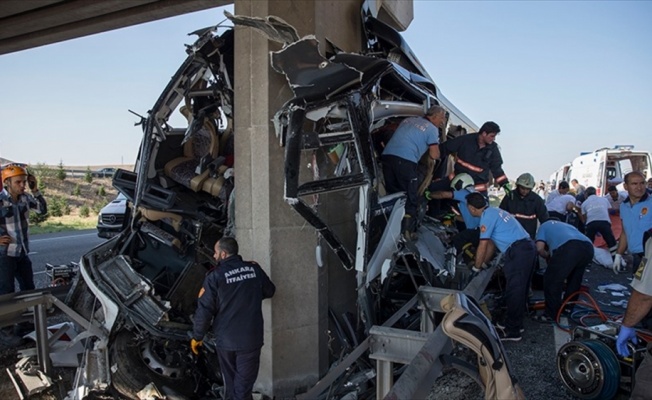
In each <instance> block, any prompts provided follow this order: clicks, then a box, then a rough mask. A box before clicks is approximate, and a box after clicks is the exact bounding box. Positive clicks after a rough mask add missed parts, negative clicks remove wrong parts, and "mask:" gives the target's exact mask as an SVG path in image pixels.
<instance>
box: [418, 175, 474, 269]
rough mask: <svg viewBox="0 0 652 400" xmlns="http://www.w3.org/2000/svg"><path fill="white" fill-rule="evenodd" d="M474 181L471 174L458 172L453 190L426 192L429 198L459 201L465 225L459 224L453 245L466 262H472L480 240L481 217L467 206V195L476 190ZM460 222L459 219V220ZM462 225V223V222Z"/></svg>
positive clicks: (454, 179)
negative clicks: (472, 213) (473, 213)
mask: <svg viewBox="0 0 652 400" xmlns="http://www.w3.org/2000/svg"><path fill="white" fill-rule="evenodd" d="M474 185H475V183H474V181H473V178H472V177H471V175H469V174H466V173H462V174H458V175H457V176H455V178H453V180H452V181H451V190H447V191H439V192H432V193H430V192H426V199H428V200H432V199H435V200H444V199H452V200H455V201H457V202H458V203H459V214H460V215H458V218H460V217H461V219H462V222H463V226H458V230H459V232H458V233H457V234H456V235H455V236H453V238H452V242H453V247H455V250H456V251H457V253H456V254H462V255H463V257H464V260H465V261H466V262H471V261H472V260H473V258H474V257H475V250H476V248H477V247H478V242H479V241H480V230H479V229H478V228H479V227H480V218H479V217H474V216H473V215H471V213H470V212H469V209H468V207H467V206H466V196H468V195H469V194H471V193H473V192H475V188H474ZM458 222H459V221H458ZM460 225H461V224H460Z"/></svg>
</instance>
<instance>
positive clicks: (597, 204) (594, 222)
mask: <svg viewBox="0 0 652 400" xmlns="http://www.w3.org/2000/svg"><path fill="white" fill-rule="evenodd" d="M595 193H596V190H595V188H594V187H593V186H589V187H588V188H586V190H585V191H584V195H585V196H586V200H584V202H583V203H582V206H581V209H582V212H581V213H580V214H579V215H580V219H581V220H582V222H584V223H585V224H586V228H585V230H586V231H585V233H586V236H587V237H588V238H589V240H591V243H593V241H594V240H595V235H596V233H599V234H600V235H601V236H602V238H603V239H604V241H605V243H607V246H608V247H609V251H610V252H612V253H614V252H615V251H616V248H617V247H618V244H617V243H616V238H615V237H614V233H613V232H612V230H611V219H609V207H610V204H609V200H607V199H605V198H604V197H600V196H597V195H596V194H595Z"/></svg>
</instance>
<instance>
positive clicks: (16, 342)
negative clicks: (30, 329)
mask: <svg viewBox="0 0 652 400" xmlns="http://www.w3.org/2000/svg"><path fill="white" fill-rule="evenodd" d="M21 344H23V338H21V337H20V336H16V335H14V332H13V327H10V328H2V329H0V345H4V346H7V347H18V346H20V345H21Z"/></svg>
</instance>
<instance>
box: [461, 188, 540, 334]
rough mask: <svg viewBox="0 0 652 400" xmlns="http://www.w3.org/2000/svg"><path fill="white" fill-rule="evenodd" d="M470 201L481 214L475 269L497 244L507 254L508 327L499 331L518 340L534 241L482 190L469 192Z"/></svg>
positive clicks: (477, 212)
mask: <svg viewBox="0 0 652 400" xmlns="http://www.w3.org/2000/svg"><path fill="white" fill-rule="evenodd" d="M466 202H467V207H468V209H469V211H470V212H471V215H473V216H475V217H480V243H479V244H478V251H477V252H476V255H475V266H474V268H473V270H474V272H477V271H479V270H481V269H482V268H483V267H484V265H486V264H485V263H486V262H487V261H489V260H490V259H491V257H492V256H493V252H494V251H495V248H496V247H497V248H498V250H500V252H501V253H503V254H504V258H503V259H504V265H503V272H504V274H505V279H506V280H507V283H506V285H505V295H504V297H505V302H506V304H507V318H506V320H505V325H504V327H505V329H504V330H503V329H501V330H502V332H499V334H500V337H501V339H502V340H507V341H515V342H517V341H519V340H521V338H522V337H521V330H522V329H523V314H524V312H525V308H526V302H527V293H528V288H529V287H530V278H531V276H532V272H533V271H534V263H535V259H536V255H537V254H536V249H535V246H534V241H532V239H531V238H530V235H529V234H528V233H527V232H526V231H525V229H524V228H523V226H522V225H521V224H520V223H519V222H518V221H517V220H516V218H514V216H513V215H512V214H510V213H508V212H507V211H505V210H502V209H499V208H496V207H489V204H488V203H487V199H486V198H485V197H484V196H483V195H481V194H480V193H471V194H469V195H468V196H466ZM497 326H498V327H501V326H500V325H498V324H497Z"/></svg>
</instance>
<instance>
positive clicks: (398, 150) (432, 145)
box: [381, 106, 446, 233]
mask: <svg viewBox="0 0 652 400" xmlns="http://www.w3.org/2000/svg"><path fill="white" fill-rule="evenodd" d="M445 122H446V110H445V109H444V108H442V107H440V106H432V107H430V108H429V109H428V111H427V112H426V115H425V116H424V117H409V118H405V119H404V120H403V121H402V122H401V124H400V125H399V126H398V128H396V131H395V132H394V134H393V135H392V137H391V138H390V139H389V142H387V145H386V146H385V149H384V150H383V154H382V157H381V159H382V163H383V175H384V178H385V191H386V192H387V194H392V193H397V192H406V194H407V201H406V203H405V217H404V218H403V222H402V224H401V232H403V233H405V232H406V231H407V232H409V233H411V232H414V231H415V230H416V217H417V208H418V200H419V199H418V193H417V192H418V189H419V175H418V168H417V167H418V164H419V160H420V159H421V157H422V156H423V155H424V154H426V152H427V153H428V156H429V157H430V159H431V160H433V161H434V160H437V159H439V129H440V128H441V127H443V126H444V123H445Z"/></svg>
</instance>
